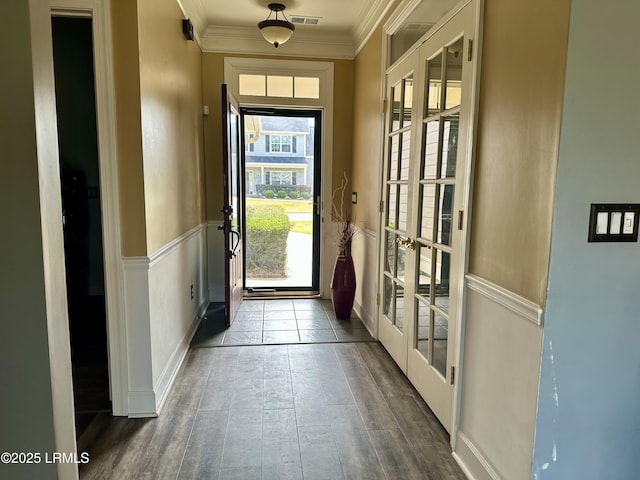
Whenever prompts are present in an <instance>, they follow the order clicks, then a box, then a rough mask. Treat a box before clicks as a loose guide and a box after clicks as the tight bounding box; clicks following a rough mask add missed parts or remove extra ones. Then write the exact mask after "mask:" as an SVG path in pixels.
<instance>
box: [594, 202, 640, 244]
mask: <svg viewBox="0 0 640 480" xmlns="http://www.w3.org/2000/svg"><path fill="white" fill-rule="evenodd" d="M639 217H640V204H638V203H592V204H591V215H590V217H589V236H588V241H589V242H637V241H638V218H639Z"/></svg>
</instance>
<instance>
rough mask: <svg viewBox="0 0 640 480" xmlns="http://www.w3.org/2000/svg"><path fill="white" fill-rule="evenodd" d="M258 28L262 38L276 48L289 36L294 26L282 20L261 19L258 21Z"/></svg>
mask: <svg viewBox="0 0 640 480" xmlns="http://www.w3.org/2000/svg"><path fill="white" fill-rule="evenodd" d="M258 28H259V29H260V33H262V36H263V37H264V39H265V40H266V41H267V42H269V43H272V44H273V46H274V47H276V48H278V45H282V44H283V43H285V42H286V41H287V40H289V39H290V38H291V35H293V31H294V30H295V28H296V27H295V26H294V25H293V24H292V23H289V22H285V21H284V20H263V21H262V22H260V23H258Z"/></svg>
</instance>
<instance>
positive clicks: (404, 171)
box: [400, 132, 411, 180]
mask: <svg viewBox="0 0 640 480" xmlns="http://www.w3.org/2000/svg"><path fill="white" fill-rule="evenodd" d="M410 148H411V132H404V133H403V134H402V151H401V152H400V180H408V179H409V161H410V160H411V157H410V156H409V155H410Z"/></svg>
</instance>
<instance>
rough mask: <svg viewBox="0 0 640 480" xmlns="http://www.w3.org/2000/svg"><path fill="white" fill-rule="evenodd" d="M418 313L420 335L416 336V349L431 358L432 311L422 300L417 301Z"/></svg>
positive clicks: (425, 356)
mask: <svg viewBox="0 0 640 480" xmlns="http://www.w3.org/2000/svg"><path fill="white" fill-rule="evenodd" d="M416 313H417V315H418V322H417V326H418V335H417V336H416V348H417V349H418V350H419V351H420V353H422V355H424V358H427V359H428V358H429V346H430V345H429V344H430V339H431V309H430V308H429V306H428V305H427V304H425V303H423V302H421V301H420V300H416Z"/></svg>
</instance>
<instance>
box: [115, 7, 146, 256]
mask: <svg viewBox="0 0 640 480" xmlns="http://www.w3.org/2000/svg"><path fill="white" fill-rule="evenodd" d="M111 15H112V19H111V20H112V28H113V31H114V32H117V34H116V35H113V66H114V72H113V73H114V82H115V91H116V95H115V104H116V121H117V136H118V181H119V187H120V218H121V224H122V254H123V256H125V257H133V256H140V255H146V254H147V237H146V230H145V225H146V222H145V214H144V170H143V166H142V137H141V126H140V66H139V61H138V10H137V8H136V4H135V2H130V1H127V0H112V2H111Z"/></svg>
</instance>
